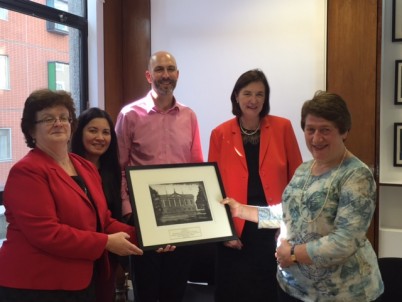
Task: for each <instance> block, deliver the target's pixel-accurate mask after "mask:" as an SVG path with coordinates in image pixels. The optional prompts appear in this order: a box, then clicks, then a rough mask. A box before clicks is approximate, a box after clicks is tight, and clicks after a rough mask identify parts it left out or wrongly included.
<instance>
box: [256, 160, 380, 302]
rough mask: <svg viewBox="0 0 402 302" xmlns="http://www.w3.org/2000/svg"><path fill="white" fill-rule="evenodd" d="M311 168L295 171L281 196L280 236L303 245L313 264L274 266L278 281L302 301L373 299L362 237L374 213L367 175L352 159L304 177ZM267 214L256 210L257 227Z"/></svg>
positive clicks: (375, 283)
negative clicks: (276, 267) (276, 268)
mask: <svg viewBox="0 0 402 302" xmlns="http://www.w3.org/2000/svg"><path fill="white" fill-rule="evenodd" d="M312 164H313V161H309V162H306V163H303V164H302V165H301V166H300V167H299V168H298V169H297V170H296V172H295V174H294V176H293V179H292V180H291V182H290V183H289V185H288V186H287V188H286V190H285V192H284V194H283V199H282V210H283V223H284V226H283V227H282V228H281V237H284V238H287V239H288V240H289V242H291V243H295V244H303V243H306V244H307V245H306V247H307V253H308V255H309V256H310V258H311V259H312V261H313V262H314V264H312V265H305V264H300V263H296V264H294V265H292V266H290V267H288V268H281V267H278V274H277V277H278V282H279V284H280V286H281V287H282V289H283V290H284V291H285V292H287V293H288V294H289V295H291V296H293V297H295V298H297V299H300V300H302V301H336V302H339V301H348V302H350V301H353V302H360V301H361V302H367V301H373V300H375V299H376V298H378V297H379V296H380V295H381V294H382V292H383V291H384V285H383V283H382V279H381V275H380V271H379V268H378V262H377V256H376V254H375V252H374V250H373V248H372V246H371V244H370V242H369V241H368V239H367V238H366V232H367V229H368V227H369V225H370V222H371V219H372V217H373V214H374V210H375V198H376V186H375V182H374V179H373V175H372V173H371V172H370V170H369V168H368V167H367V166H366V165H365V164H364V163H363V162H361V161H360V160H359V159H358V158H356V157H350V158H348V159H345V161H344V162H343V163H342V165H341V166H340V167H339V170H338V167H335V168H334V169H333V170H331V171H328V172H326V173H324V174H322V175H320V176H314V175H310V176H309V174H310V168H311V165H312ZM303 191H304V192H303ZM273 216H275V215H274V214H273V213H272V212H271V210H270V209H269V208H268V207H265V208H259V219H261V221H260V222H259V225H260V227H264V226H266V225H267V223H266V219H271V218H273ZM264 220H265V222H264Z"/></svg>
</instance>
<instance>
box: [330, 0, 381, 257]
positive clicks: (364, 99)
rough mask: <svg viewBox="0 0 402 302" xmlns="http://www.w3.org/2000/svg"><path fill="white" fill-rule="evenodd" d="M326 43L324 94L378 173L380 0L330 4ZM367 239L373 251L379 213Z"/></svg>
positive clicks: (354, 147)
mask: <svg viewBox="0 0 402 302" xmlns="http://www.w3.org/2000/svg"><path fill="white" fill-rule="evenodd" d="M327 39H328V49H327V90H329V91H331V92H335V93H338V94H340V95H341V96H342V97H343V98H344V99H345V101H346V102H347V103H348V107H349V109H350V111H351V114H352V130H351V132H350V134H349V136H348V139H347V141H346V145H347V147H348V149H349V150H350V151H351V152H352V153H354V154H355V155H356V156H358V157H359V158H360V159H361V160H362V161H364V162H365V163H366V164H367V165H369V166H370V167H371V168H372V169H373V171H374V173H375V175H377V174H378V173H377V170H378V163H377V161H378V160H377V158H378V155H377V154H378V147H377V145H378V143H379V142H378V137H377V134H376V133H377V128H378V122H377V112H378V104H379V89H380V63H379V62H380V61H381V0H328V33H327ZM376 180H377V181H378V177H376ZM357 214H358V213H357ZM368 237H369V239H370V241H371V242H372V243H373V245H374V247H375V249H376V250H377V249H378V240H377V238H378V210H377V211H376V215H375V217H374V219H373V223H372V225H371V227H370V230H369V233H368Z"/></svg>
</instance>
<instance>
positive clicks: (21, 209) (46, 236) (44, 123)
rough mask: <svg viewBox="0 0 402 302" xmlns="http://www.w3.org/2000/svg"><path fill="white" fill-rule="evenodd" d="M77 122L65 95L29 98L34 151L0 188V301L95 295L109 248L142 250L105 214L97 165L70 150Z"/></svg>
mask: <svg viewBox="0 0 402 302" xmlns="http://www.w3.org/2000/svg"><path fill="white" fill-rule="evenodd" d="M75 125H76V116H75V108H74V102H73V99H72V98H71V96H70V94H69V93H67V92H64V91H56V92H53V91H50V90H48V89H42V90H38V91H34V92H33V93H31V95H30V96H29V97H28V98H27V100H26V102H25V106H24V110H23V116H22V121H21V128H22V132H23V133H24V136H25V140H26V143H27V145H28V147H30V148H32V150H31V151H30V152H29V153H28V154H27V155H26V156H25V157H24V158H22V159H21V160H20V161H19V162H17V163H16V164H15V165H14V166H13V167H12V168H11V170H10V174H9V176H8V179H7V182H6V185H5V188H4V196H3V197H4V206H5V209H6V211H5V216H6V219H7V222H8V223H9V225H8V228H7V235H6V240H5V241H4V243H3V245H2V247H1V248H0V268H1V269H0V301H7V302H27V301H41V302H47V301H49V302H50V301H58V302H61V301H65V302H67V301H71V302H78V301H86V302H91V301H96V291H97V290H96V285H97V284H101V283H102V282H103V280H105V278H107V277H108V275H109V264H108V252H112V253H115V254H117V255H121V256H124V255H133V254H134V255H141V254H142V253H143V252H142V250H141V249H139V248H138V247H137V246H136V245H134V244H133V242H135V241H136V237H135V233H134V229H133V227H130V226H128V225H127V224H124V223H121V222H119V221H117V220H115V219H113V218H112V217H111V215H110V211H109V210H108V208H107V203H106V200H105V195H104V193H103V190H102V185H101V180H100V176H99V173H98V171H97V169H96V167H95V166H94V165H93V164H92V163H91V162H89V161H87V160H85V159H83V158H82V157H80V156H78V155H75V154H72V153H69V152H68V143H69V141H70V138H71V132H72V129H74V128H75ZM172 249H174V247H170V246H166V247H165V249H162V248H161V249H160V250H159V251H169V250H172Z"/></svg>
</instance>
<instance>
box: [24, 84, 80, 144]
mask: <svg viewBox="0 0 402 302" xmlns="http://www.w3.org/2000/svg"><path fill="white" fill-rule="evenodd" d="M55 106H64V107H66V108H67V110H68V112H69V116H70V118H71V119H72V122H71V133H73V131H74V129H75V127H76V124H77V118H76V116H75V106H74V100H73V99H72V97H71V94H70V93H68V92H67V91H64V90H57V91H52V90H50V89H46V88H45V89H38V90H35V91H33V92H32V93H31V94H30V95H29V96H28V98H27V99H26V101H25V104H24V110H23V112H22V119H21V130H22V133H23V134H24V136H25V142H26V144H27V146H28V147H29V148H35V146H36V142H35V140H34V138H33V137H32V135H31V133H32V132H33V130H34V129H35V127H36V124H37V123H36V113H37V112H39V111H41V110H43V109H46V108H52V107H55Z"/></svg>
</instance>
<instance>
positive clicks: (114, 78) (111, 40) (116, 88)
mask: <svg viewBox="0 0 402 302" xmlns="http://www.w3.org/2000/svg"><path fill="white" fill-rule="evenodd" d="M121 13H122V1H121V0H112V1H110V0H109V1H105V3H104V8H103V22H104V29H103V30H104V56H105V110H106V111H107V112H108V113H109V114H110V115H111V116H112V118H113V120H115V118H116V116H117V113H118V112H119V108H120V107H121V103H122V102H121V100H122V98H123V86H122V82H123V81H122V75H123V61H122V55H121V53H122V47H123V45H122V39H123V37H122V22H121V19H122V18H121Z"/></svg>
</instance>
